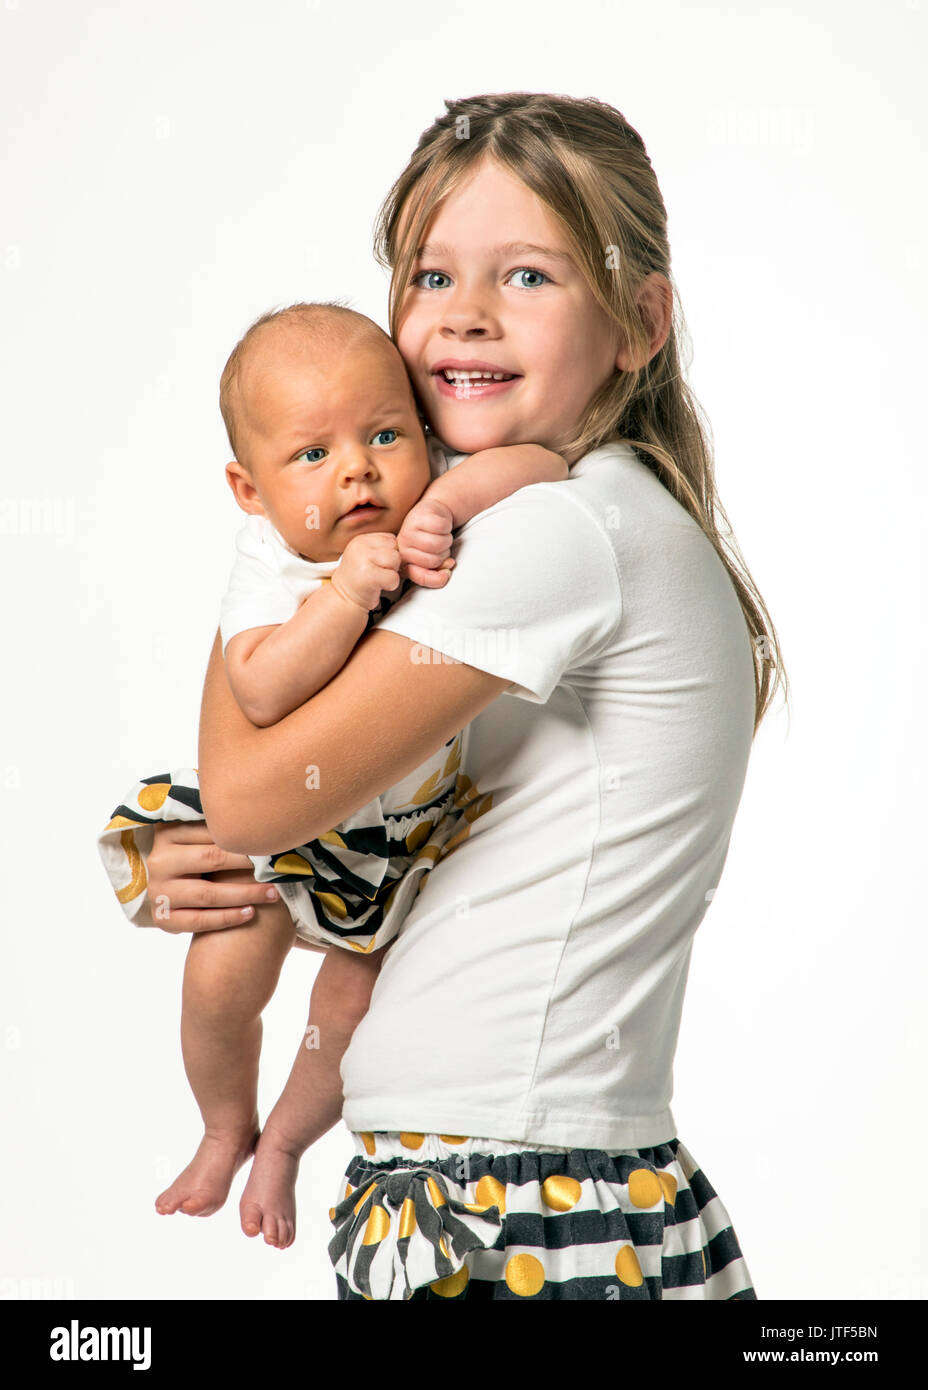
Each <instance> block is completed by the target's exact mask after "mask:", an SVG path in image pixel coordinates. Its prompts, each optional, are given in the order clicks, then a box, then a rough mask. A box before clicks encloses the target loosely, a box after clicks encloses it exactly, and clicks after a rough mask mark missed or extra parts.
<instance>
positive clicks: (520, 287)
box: [509, 266, 550, 290]
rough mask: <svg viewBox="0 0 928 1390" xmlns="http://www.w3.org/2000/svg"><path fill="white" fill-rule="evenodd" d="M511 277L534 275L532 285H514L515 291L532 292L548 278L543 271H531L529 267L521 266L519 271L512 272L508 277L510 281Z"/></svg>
mask: <svg viewBox="0 0 928 1390" xmlns="http://www.w3.org/2000/svg"><path fill="white" fill-rule="evenodd" d="M513 275H534V276H535V277H536V281H535V284H533V285H516V289H517V290H534V289H537V288H538V286H539V284H540V283H541V281H543V280H547V279H549V278H550V277H549V276H547V275H546V274H545V273H544V271H543V270H532V269H531V267H530V266H522V268H521V269H520V270H514V271H513V272H512V275H510V277H509V278H510V280H511V279H512V276H513Z"/></svg>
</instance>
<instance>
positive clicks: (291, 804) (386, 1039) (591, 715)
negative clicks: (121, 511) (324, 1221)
mask: <svg viewBox="0 0 928 1390" xmlns="http://www.w3.org/2000/svg"><path fill="white" fill-rule="evenodd" d="M378 255H379V257H380V259H381V260H383V261H384V262H386V263H387V264H388V265H389V266H390V267H391V268H392V271H393V279H392V284H391V298H390V327H391V331H392V333H393V337H394V340H395V341H396V343H397V346H398V348H399V350H400V352H401V354H402V356H403V358H404V360H405V362H406V365H407V368H408V370H409V372H410V374H411V376H412V379H413V381H414V383H415V385H416V388H417V390H418V394H419V400H420V403H421V406H422V408H423V410H424V412H425V414H426V416H427V418H428V419H429V421H430V423H431V425H432V426H433V428H434V430H435V432H436V434H437V435H438V436H439V437H440V439H441V440H442V441H443V442H444V444H445V445H447V446H448V447H449V448H451V449H455V450H460V451H462V452H471V451H475V450H478V449H482V448H486V447H490V446H497V445H501V444H506V443H517V442H521V441H533V442H537V443H538V444H540V445H542V446H544V447H547V448H549V449H551V450H553V451H554V452H557V453H559V454H560V455H561V456H562V457H564V458H565V459H566V460H567V463H568V465H569V466H570V474H569V477H568V478H567V479H566V480H565V481H563V482H555V483H542V484H539V485H537V486H535V487H532V488H529V489H525V490H523V491H522V492H520V493H517V494H515V495H514V496H513V497H510V498H508V499H506V500H505V501H503V502H501V503H499V504H498V505H497V506H494V507H492V508H490V509H489V510H487V511H484V512H482V513H481V514H480V515H479V516H477V517H475V518H474V519H473V520H472V521H471V522H470V523H469V524H468V525H466V526H465V527H463V528H462V530H461V531H460V532H459V534H458V537H457V539H456V542H455V545H454V546H453V549H452V554H453V556H454V558H455V559H456V568H455V570H454V580H453V582H452V583H448V584H446V585H445V586H444V587H443V588H441V589H426V588H417V589H415V590H412V591H410V592H409V593H408V594H406V595H405V596H404V597H403V598H402V599H401V600H400V601H399V603H397V604H396V605H395V607H394V608H393V610H392V611H391V612H390V613H389V614H388V615H387V616H386V618H385V619H383V621H382V622H381V623H380V624H379V625H378V627H377V628H376V629H375V630H373V631H371V632H370V633H368V634H367V635H366V636H365V637H364V638H363V639H362V641H361V642H360V643H359V644H358V645H357V647H356V648H355V649H354V652H353V653H352V655H351V657H350V658H349V660H348V661H347V662H346V663H345V665H344V666H343V668H342V669H341V671H340V672H339V673H338V674H337V675H336V676H335V677H334V678H333V680H331V681H330V682H329V683H328V685H327V686H326V687H325V688H324V689H323V690H322V691H320V692H319V693H318V694H317V695H315V696H314V697H313V698H312V699H311V700H309V701H308V702H306V703H305V704H304V705H303V706H302V707H301V708H300V709H298V710H296V711H295V712H294V713H293V714H292V715H290V716H288V718H287V719H285V720H283V721H281V723H279V724H277V725H275V726H274V727H273V728H271V729H262V730H256V729H255V728H254V726H253V725H252V724H251V723H249V721H248V720H247V719H245V718H244V716H243V715H242V713H241V711H240V710H239V709H238V707H237V705H236V704H235V701H234V699H233V698H232V697H231V695H230V692H229V690H228V687H227V685H226V683H225V679H224V676H223V672H222V667H221V655H220V652H219V647H218V644H214V649H213V654H212V657H211V661H210V667H209V671H208V673H207V678H206V685H205V691H204V701H203V709H202V718H201V729H200V755H199V765H200V766H199V770H200V782H201V788H202V794H203V805H204V810H205V813H206V821H207V826H208V830H206V829H204V830H202V832H201V838H199V840H198V842H197V843H195V844H191V843H180V842H178V840H177V838H176V836H174V835H172V832H171V830H170V829H169V828H167V829H164V830H160V831H156V833H155V844H154V846H153V848H152V851H151V854H150V856H149V864H148V871H149V882H150V886H151V891H152V892H153V893H154V892H157V891H163V892H168V893H169V894H170V895H171V900H172V902H173V903H174V904H175V907H181V908H184V909H185V912H184V922H183V926H184V928H185V929H190V930H194V931H197V930H208V929H210V928H215V927H225V926H228V925H231V924H232V923H233V921H234V920H236V919H235V918H234V917H233V915H232V914H233V910H234V907H233V905H235V906H236V907H237V906H238V905H240V904H241V903H245V902H257V901H258V900H259V899H258V897H257V895H256V892H255V889H254V885H251V886H246V883H245V879H246V877H248V870H249V869H250V861H248V860H246V859H243V857H242V855H243V853H244V852H245V851H246V850H247V851H248V852H250V853H255V852H269V851H270V850H271V849H272V848H273V846H274V845H276V844H282V843H295V842H297V841H299V840H301V839H308V838H310V837H311V836H313V835H317V834H319V833H321V832H323V831H324V830H325V828H326V827H327V826H328V825H331V824H334V823H335V822H337V821H338V820H340V819H341V818H343V817H344V816H346V815H348V814H350V813H351V811H352V810H353V809H354V808H356V807H357V806H359V805H362V804H364V802H365V801H366V800H368V799H369V798H370V797H371V796H373V795H376V794H378V793H379V792H381V791H382V790H384V789H385V788H386V787H389V786H390V785H392V784H394V783H395V782H397V781H398V780H399V779H400V778H401V777H403V776H404V775H406V774H407V773H408V772H409V771H410V770H411V769H412V768H413V767H415V766H416V765H418V764H419V763H420V762H422V761H423V759H424V758H425V757H426V756H428V755H429V754H430V753H433V752H434V751H435V750H436V749H438V748H439V747H440V746H441V745H442V744H443V743H444V742H445V741H446V740H447V739H448V738H449V737H450V736H451V735H452V734H453V733H455V732H457V731H459V730H462V729H465V728H466V735H465V749H464V757H465V760H466V763H467V767H468V773H469V775H470V777H471V779H472V783H471V784H470V786H469V787H468V788H467V789H466V792H465V793H464V794H463V795H462V798H461V801H462V805H463V806H464V808H465V813H466V815H467V817H468V822H469V834H468V835H467V837H466V838H463V839H459V840H458V842H457V844H456V846H455V848H454V849H453V851H452V852H451V853H450V854H448V855H446V856H445V857H444V858H443V859H442V862H441V863H440V864H439V865H438V866H437V869H436V871H434V872H432V873H431V874H430V875H429V878H428V883H427V887H426V889H425V891H424V892H423V893H421V894H420V895H419V897H418V898H417V900H416V902H415V903H414V905H413V908H412V910H411V912H410V914H409V916H408V918H407V919H406V921H405V922H404V924H403V927H402V930H401V931H400V932H399V933H398V935H397V936H396V937H395V939H394V940H393V942H392V944H391V945H390V947H389V949H388V950H387V951H382V952H380V961H381V962H382V964H381V966H380V972H379V975H378V978H377V982H376V985H375V987H374V991H373V994H372V997H371V1002H370V1008H369V1010H368V1012H367V1013H366V1015H365V1016H364V1017H363V1019H362V1020H361V1022H360V1023H359V1025H358V1026H357V1027H356V1029H355V1030H354V1033H353V1036H352V1037H351V1039H350V1045H348V1040H347V1038H344V1032H342V1034H339V1032H338V1029H337V1028H334V1027H333V1029H332V1030H331V1046H332V1049H333V1051H337V1050H338V1049H339V1047H342V1046H344V1047H345V1050H344V1053H343V1056H342V1059H341V1077H342V1080H343V1083H344V1089H343V1096H344V1105H343V1108H342V1097H340V1096H339V1097H334V1098H333V1100H332V1107H331V1118H332V1122H333V1123H334V1122H335V1120H336V1119H337V1118H338V1116H339V1114H340V1113H341V1114H342V1116H343V1118H344V1120H345V1122H346V1124H347V1125H348V1126H349V1128H350V1129H351V1131H352V1132H353V1134H354V1136H355V1147H356V1155H355V1157H354V1159H353V1160H352V1162H351V1163H350V1165H349V1168H348V1171H347V1174H346V1178H345V1181H344V1183H343V1185H342V1187H341V1189H340V1192H339V1194H338V1200H337V1202H336V1205H335V1206H334V1208H333V1209H332V1212H331V1216H332V1220H333V1224H334V1227H335V1234H334V1237H333V1240H332V1242H331V1245H330V1253H331V1256H332V1259H333V1263H334V1265H335V1270H336V1276H337V1286H338V1294H339V1297H340V1298H346V1299H377V1300H381V1299H400V1300H402V1299H419V1300H421V1299H427V1298H459V1299H460V1298H481V1297H482V1298H487V1297H489V1298H500V1299H515V1300H518V1299H526V1298H531V1299H542V1300H544V1299H571V1298H579V1299H602V1298H622V1299H626V1298H628V1299H640V1298H669V1299H689V1298H707V1299H753V1298H755V1297H756V1295H755V1291H754V1288H753V1283H752V1279H751V1276H750V1273H749V1270H748V1268H747V1265H746V1262H745V1260H744V1258H743V1256H742V1252H741V1249H740V1246H739V1243H738V1240H737V1237H736V1235H735V1231H734V1228H733V1226H732V1223H731V1220H730V1218H729V1215H728V1212H727V1211H726V1209H725V1207H724V1205H723V1204H722V1202H721V1200H720V1199H719V1197H718V1196H717V1195H716V1194H715V1192H714V1191H713V1189H712V1187H711V1185H710V1183H709V1181H708V1179H707V1178H706V1175H705V1174H704V1173H703V1172H702V1171H701V1169H700V1168H699V1166H698V1164H697V1163H696V1161H695V1159H694V1157H693V1155H692V1154H691V1153H690V1152H689V1150H688V1149H687V1148H686V1147H685V1145H684V1144H683V1143H682V1142H681V1141H680V1139H679V1138H678V1137H677V1135H676V1124H675V1121H674V1118H673V1115H672V1112H671V1110H670V1104H669V1102H670V1098H671V1094H672V1063H673V1056H674V1051H675V1047H676V1041H677V1033H678V1028H679V1020H680V1015H681V1010H682V1005H683V995H684V989H685V984H686V977H687V972H688V968H689V962H690V953H691V949H692V944H693V937H694V934H695V931H696V929H697V927H698V925H699V923H700V921H701V920H702V917H703V915H704V914H705V911H706V908H707V905H708V902H709V900H710V899H711V897H712V894H713V892H714V890H715V888H716V886H717V884H718V881H719V876H720V874H721V871H722V868H723V865H724V862H725V858H726V855H727V851H728V844H729V839H730V834H731V828H732V824H733V820H734V816H735V813H736V810H737V807H738V803H739V800H740V796H741V791H742V787H743V783H744V777H745V772H746V768H747V762H748V756H749V752H750V747H751V743H752V740H753V736H754V733H755V732H756V729H757V726H758V724H759V722H760V720H761V718H762V717H763V715H764V713H765V712H766V710H767V708H768V707H769V704H770V700H771V697H772V693H773V689H774V685H775V682H774V677H775V675H776V677H777V680H779V679H780V678H781V676H782V671H781V670H778V669H777V668H778V667H779V665H780V663H779V662H775V660H774V658H775V656H778V643H777V640H776V633H775V631H774V628H773V625H772V623H771V622H770V619H769V617H768V615H767V613H766V609H765V607H764V605H763V602H762V600H761V598H760V596H759V594H758V593H757V590H756V588H755V586H754V585H753V582H752V580H751V578H750V575H749V573H748V571H747V570H746V568H745V567H744V565H743V563H742V562H741V561H740V559H739V557H738V556H737V553H736V552H735V551H734V549H733V548H732V549H730V548H729V546H728V544H727V543H726V541H725V540H724V539H723V535H722V533H721V532H720V530H719V526H718V523H717V521H716V515H717V514H718V515H719V516H721V517H722V519H723V520H725V517H724V512H723V510H722V508H721V506H720V504H719V501H718V498H717V495H716V489H715V484H714V480H713V475H712V468H711V460H710V455H709V450H708V446H707V443H706V440H705V437H704V434H703V430H702V428H701V426H700V422H699V417H698V415H697V412H696V407H695V404H694V402H693V399H692V397H691V395H690V393H689V391H688V389H687V388H686V387H685V385H684V384H683V382H682V378H681V372H680V365H679V358H678V347H677V332H676V328H675V324H674V314H673V302H674V301H673V286H672V280H671V275H670V251H669V247H668V243H667V233H666V214H665V210H664V206H663V202H662V199H661V195H660V191H659V189H658V185H657V182H656V179H655V176H654V172H653V170H652V168H651V165H650V161H649V160H648V157H647V154H646V152H645V148H644V145H643V143H642V141H641V139H640V137H639V136H638V135H637V133H636V132H635V131H634V130H632V129H631V127H630V126H629V125H628V123H627V122H626V121H625V120H624V118H623V117H622V116H621V115H620V114H619V112H617V111H615V110H614V109H613V108H612V107H610V106H607V105H605V104H603V103H601V102H598V101H595V100H592V99H586V100H577V99H572V98H568V97H561V96H550V95H543V94H525V93H511V94H507V95H491V96H481V97H475V98H472V99H469V100H464V101H459V102H454V103H450V104H448V109H447V114H446V115H445V116H443V117H441V118H440V119H439V120H438V121H436V122H435V124H434V125H433V126H432V127H430V128H429V129H428V130H427V131H426V132H425V133H424V134H423V135H422V137H421V139H420V141H419V144H418V146H417V149H416V151H415V152H414V154H413V156H412V158H411V160H410V162H409V165H408V167H407V168H406V169H405V170H404V172H403V173H402V175H401V176H400V178H399V179H398V181H397V183H396V184H395V186H394V188H393V189H392V190H391V192H390V194H389V196H388V198H387V200H386V203H385V205H384V208H383V212H382V217H381V222H380V226H379V235H378ZM469 373H479V374H489V377H487V376H486V375H478V376H471V375H468V374H469ZM513 536H516V537H517V542H516V543H513ZM515 639H517V640H515ZM447 657H451V658H457V660H451V661H448V660H446V659H444V658H447ZM501 695H505V697H506V698H502V699H501V698H498V697H499V696H501ZM349 726H350V736H349V734H348V727H349ZM310 758H311V760H312V761H313V762H314V763H315V764H316V765H318V766H319V767H320V769H321V782H320V789H319V790H318V791H315V792H314V793H313V794H312V795H311V796H307V793H306V789H305V787H304V785H303V779H302V775H301V770H302V768H303V767H304V766H305V765H306V763H307V762H308V761H310ZM240 779H241V780H244V781H246V782H247V784H248V786H249V795H248V797H247V798H243V797H241V796H239V795H238V787H239V785H240ZM217 845H218V846H219V847H220V848H219V850H217V849H216V846H217ZM222 850H224V851H225V852H226V853H225V855H223V854H222V852H221V851H222ZM207 868H208V869H220V870H222V871H224V872H225V873H226V874H227V878H228V880H229V881H228V882H227V883H225V884H224V885H223V896H222V899H221V901H219V900H218V899H217V905H216V906H211V907H210V908H209V909H208V910H202V902H203V899H202V894H201V893H200V892H199V891H198V889H197V882H198V881H197V879H196V878H195V877H193V876H195V875H197V874H198V873H199V874H202V873H203V871H204V869H207ZM232 880H235V882H232ZM176 925H179V924H177V923H175V926H176ZM314 1004H315V996H314V1001H313V1002H312V1003H311V1006H310V1023H312V1022H313V1020H314ZM343 1039H344V1041H343ZM301 1140H302V1137H301V1136H293V1137H292V1139H291V1142H292V1143H293V1144H295V1145H296V1147H299V1143H300V1142H301ZM275 1144H276V1140H275V1136H274V1135H273V1134H269V1133H268V1131H267V1130H265V1133H264V1134H263V1135H262V1137H261V1141H260V1142H259V1145H258V1149H257V1154H256V1159H255V1170H258V1169H259V1168H260V1167H262V1166H263V1167H264V1168H265V1169H267V1168H268V1167H273V1165H274V1163H275V1162H283V1161H285V1159H286V1154H285V1152H283V1151H280V1152H278V1153H277V1154H275Z"/></svg>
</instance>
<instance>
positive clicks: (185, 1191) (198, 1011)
mask: <svg viewBox="0 0 928 1390" xmlns="http://www.w3.org/2000/svg"><path fill="white" fill-rule="evenodd" d="M295 935H296V933H295V929H294V926H293V921H292V919H291V917H290V914H289V912H288V911H287V908H286V906H285V904H284V903H283V902H282V901H278V902H276V903H268V904H266V905H262V906H260V907H257V908H256V909H255V914H254V917H253V918H252V919H251V923H250V924H249V925H248V926H242V927H228V928H226V929H225V930H224V931H210V932H199V933H195V934H194V935H193V937H192V939H191V942H190V948H189V950H188V952H187V963H186V967H185V970H184V990H183V1009H182V1014H181V1046H182V1049H183V1054H184V1069H185V1071H186V1073H187V1079H188V1080H189V1082H190V1085H191V1088H192V1090H193V1093H194V1096H195V1097H196V1101H197V1104H198V1106H199V1107H200V1114H201V1115H202V1116H203V1124H204V1127H205V1133H204V1136H203V1139H202V1142H201V1143H200V1147H199V1148H198V1149H197V1151H196V1154H195V1155H194V1157H193V1160H192V1162H191V1163H190V1164H188V1166H187V1167H186V1168H185V1169H184V1171H183V1172H182V1173H181V1174H180V1175H179V1176H178V1177H177V1178H175V1180H174V1182H173V1183H172V1184H171V1186H170V1187H169V1188H167V1189H166V1190H165V1191H164V1192H162V1193H161V1194H160V1196H159V1197H158V1198H157V1199H156V1201H155V1207H156V1209H157V1210H158V1211H159V1212H161V1214H162V1215H166V1216H169V1215H172V1214H173V1213H174V1212H175V1211H182V1212H184V1213H186V1215H188V1216H210V1215H212V1213H213V1212H214V1211H218V1210H219V1208H220V1207H221V1206H222V1204H223V1202H224V1201H225V1200H226V1197H227V1196H228V1195H229V1188H230V1186H231V1184H232V1179H233V1177H234V1176H235V1174H236V1173H237V1172H238V1170H239V1168H241V1166H242V1164H243V1163H244V1162H245V1160H246V1159H247V1158H248V1156H249V1155H250V1154H251V1153H252V1152H253V1150H254V1147H255V1144H256V1142H257V1138H258V1132H259V1122H258V1058H259V1056H260V1052H261V1033H262V1026H261V1014H262V1011H263V1010H264V1008H265V1005H266V1004H267V1002H268V1000H269V999H270V998H271V995H272V994H273V993H274V989H275V988H276V985H277V981H278V979H279V977H280V969H281V966H282V965H283V962H284V957H285V956H286V955H287V952H288V951H289V950H290V947H291V946H292V945H293V943H294V938H295Z"/></svg>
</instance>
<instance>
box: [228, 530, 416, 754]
mask: <svg viewBox="0 0 928 1390" xmlns="http://www.w3.org/2000/svg"><path fill="white" fill-rule="evenodd" d="M399 566H400V559H399V552H398V550H397V543H396V537H395V536H392V535H390V534H389V532H384V531H377V532H368V533H367V534H365V535H361V536H355V537H353V538H352V540H350V541H349V542H348V544H347V545H346V546H345V550H344V553H343V555H342V560H341V563H340V565H339V566H338V568H337V569H336V570H335V571H334V572H333V574H332V577H331V581H330V582H329V583H328V584H323V585H322V586H321V588H319V589H315V590H313V592H312V593H311V594H308V595H307V597H306V598H305V599H304V600H303V602H302V603H301V604H300V606H299V608H298V609H297V611H296V612H295V613H294V615H293V617H292V618H289V619H288V620H287V622H285V623H275V624H272V625H269V626H267V627H252V628H248V629H247V630H246V631H244V632H239V633H236V634H235V636H234V637H232V638H230V639H229V642H228V643H227V645H226V649H225V663H226V675H227V676H228V680H229V685H230V686H231V689H232V693H233V695H234V696H235V698H236V700H237V701H238V704H239V707H240V708H241V710H242V713H243V714H245V715H247V717H248V718H249V719H250V720H251V722H252V724H256V725H257V726H258V727H259V728H266V727H267V726H268V725H269V724H276V723H277V721H278V720H280V719H283V718H284V716H285V715H288V714H290V713H291V712H292V711H293V710H295V709H298V708H299V706H300V705H302V704H304V703H305V702H306V701H307V700H308V699H310V697H311V696H313V695H315V693H316V691H317V690H321V689H322V687H323V686H324V685H325V684H326V682H327V681H329V680H331V679H332V677H333V676H334V675H335V673H336V672H337V671H340V670H341V668H342V667H343V666H344V664H345V662H346V661H347V660H348V657H349V656H350V654H351V652H352V650H353V649H354V647H355V645H356V643H357V642H358V640H359V639H360V637H361V636H362V635H363V633H364V630H365V628H366V627H367V619H368V614H369V612H370V610H371V609H372V608H376V607H377V604H378V603H379V602H380V595H381V593H382V591H383V590H384V589H395V588H396V587H397V585H398V584H399V582H400V579H399Z"/></svg>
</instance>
